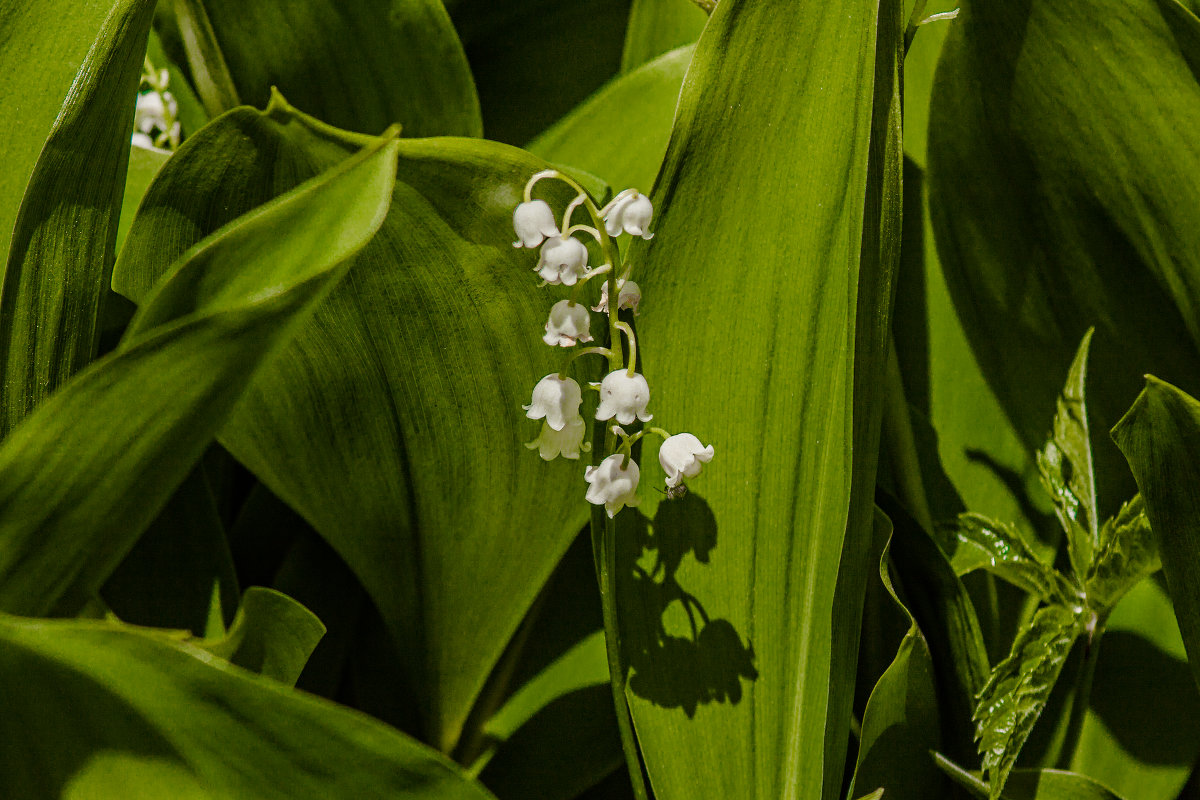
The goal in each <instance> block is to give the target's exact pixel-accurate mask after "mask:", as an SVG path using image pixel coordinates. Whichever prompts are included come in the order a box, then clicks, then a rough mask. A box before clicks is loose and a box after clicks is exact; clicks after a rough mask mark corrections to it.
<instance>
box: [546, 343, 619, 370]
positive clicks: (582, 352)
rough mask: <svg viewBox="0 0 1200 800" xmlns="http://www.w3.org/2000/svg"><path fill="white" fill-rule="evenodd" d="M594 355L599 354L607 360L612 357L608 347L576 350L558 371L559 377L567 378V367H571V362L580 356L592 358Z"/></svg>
mask: <svg viewBox="0 0 1200 800" xmlns="http://www.w3.org/2000/svg"><path fill="white" fill-rule="evenodd" d="M593 353H599V354H600V355H602V356H605V357H606V358H607V357H609V356H610V355H611V353H609V350H608V348H607V347H585V348H583V349H582V350H576V351H575V352H573V353H571V355H570V356H568V357H567V360H566V361H564V362H563V365H562V369H560V370H559V371H558V377H559V378H565V377H567V367H569V366H571V362H573V361H574V360H575V359H577V358H579V357H580V356H590V355H592V354H593Z"/></svg>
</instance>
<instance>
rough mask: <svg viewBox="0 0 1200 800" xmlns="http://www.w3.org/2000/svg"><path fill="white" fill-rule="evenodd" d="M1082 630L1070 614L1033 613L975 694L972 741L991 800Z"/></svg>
mask: <svg viewBox="0 0 1200 800" xmlns="http://www.w3.org/2000/svg"><path fill="white" fill-rule="evenodd" d="M1083 629H1084V620H1083V616H1082V615H1081V614H1079V613H1077V612H1076V611H1074V610H1072V609H1069V608H1064V607H1063V606H1057V605H1051V606H1043V607H1041V608H1039V609H1038V611H1037V613H1035V614H1034V615H1033V619H1032V620H1031V621H1030V623H1029V625H1028V626H1027V627H1025V628H1024V629H1023V630H1022V631H1021V632H1020V633H1019V634H1017V638H1016V640H1015V641H1014V642H1013V646H1012V652H1011V653H1010V654H1009V656H1008V657H1007V658H1006V659H1004V660H1003V661H1001V662H1000V663H999V664H997V665H996V666H995V668H994V669H993V670H992V674H991V676H990V677H989V678H988V682H987V683H986V684H985V685H984V687H983V691H981V692H980V695H979V706H978V708H976V710H975V725H976V734H975V735H976V738H977V739H978V740H979V753H980V755H981V756H982V757H983V770H984V773H985V774H986V775H987V778H988V785H989V790H988V794H989V796H990V797H991V800H997V798H999V797H1000V796H1001V792H1002V791H1003V789H1004V786H1005V783H1006V782H1007V780H1008V776H1009V773H1010V772H1011V771H1012V768H1013V765H1014V764H1015V763H1016V761H1017V756H1018V755H1019V754H1020V752H1021V748H1022V746H1024V744H1025V741H1026V740H1027V739H1028V738H1029V734H1030V733H1031V732H1032V730H1033V726H1034V724H1035V723H1036V722H1037V720H1038V717H1039V716H1041V713H1042V711H1043V709H1045V707H1046V702H1047V701H1048V700H1049V698H1050V691H1051V690H1052V689H1053V688H1054V684H1055V682H1056V681H1057V680H1058V674H1059V672H1060V671H1061V670H1062V667H1063V664H1064V663H1065V662H1066V660H1067V655H1068V654H1069V653H1070V652H1071V645H1073V644H1074V643H1075V639H1076V637H1077V636H1078V635H1079V634H1080V633H1081V632H1082V631H1083Z"/></svg>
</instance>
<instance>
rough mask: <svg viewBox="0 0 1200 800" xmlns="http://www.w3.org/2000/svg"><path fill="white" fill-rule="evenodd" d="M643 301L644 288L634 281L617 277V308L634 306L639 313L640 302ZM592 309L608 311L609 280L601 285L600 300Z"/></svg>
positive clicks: (634, 311)
mask: <svg viewBox="0 0 1200 800" xmlns="http://www.w3.org/2000/svg"><path fill="white" fill-rule="evenodd" d="M640 302H642V290H641V287H639V286H638V285H637V284H636V283H634V282H633V281H623V280H621V279H620V278H618V279H617V308H618V309H622V308H632V309H633V313H634V314H637V307H638V303H640ZM592 311H601V312H605V313H607V312H608V281H605V282H604V284H603V285H602V286H601V287H600V302H599V303H597V304H596V305H594V306H592Z"/></svg>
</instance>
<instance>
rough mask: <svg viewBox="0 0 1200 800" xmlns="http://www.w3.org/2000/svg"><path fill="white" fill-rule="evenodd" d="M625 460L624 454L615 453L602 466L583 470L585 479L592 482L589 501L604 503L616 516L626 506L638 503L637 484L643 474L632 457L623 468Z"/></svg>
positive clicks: (608, 510) (595, 503)
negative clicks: (622, 464)
mask: <svg viewBox="0 0 1200 800" xmlns="http://www.w3.org/2000/svg"><path fill="white" fill-rule="evenodd" d="M624 460H625V456H624V455H623V454H621V453H613V454H612V455H611V456H609V457H608V458H606V459H604V460H603V461H601V462H600V466H598V467H588V468H587V469H585V470H584V471H583V479H584V480H585V481H587V482H588V483H589V484H591V485H590V486H588V490H587V500H588V502H589V503H592V504H593V505H597V506H599V505H603V506H604V510H605V511H607V512H608V516H610V517H615V516H616V515H617V512H618V511H620V510H621V509H622V508H624V507H625V506H636V505H637V504H638V496H637V485H638V478H640V477H641V474H640V472H639V470H638V465H637V463H636V462H635V461H634V460H633V459H632V458H631V459H629V463H628V464H626V465H625V466H624V468H622V466H621V462H623V461H624Z"/></svg>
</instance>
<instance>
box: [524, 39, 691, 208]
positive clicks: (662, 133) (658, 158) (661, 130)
mask: <svg viewBox="0 0 1200 800" xmlns="http://www.w3.org/2000/svg"><path fill="white" fill-rule="evenodd" d="M694 50H695V48H694V47H691V46H688V47H682V48H680V49H678V50H672V51H671V52H670V53H667V54H666V55H664V56H662V57H661V58H656V59H655V60H654V61H651V62H650V63H649V64H645V65H643V66H642V67H640V68H639V69H637V70H635V71H633V72H631V73H629V74H627V75H622V76H621V77H619V78H617V79H615V80H613V81H612V82H611V83H609V84H608V85H606V86H605V87H604V88H602V89H601V90H600V91H598V92H596V94H594V95H592V96H591V97H590V98H588V99H587V101H585V102H584V103H581V104H580V105H579V106H578V107H577V108H575V109H574V110H573V111H572V112H571V113H570V114H568V115H567V116H565V117H563V118H562V119H561V120H559V121H558V122H557V123H555V124H554V126H553V127H551V128H550V129H548V130H546V131H545V132H543V133H542V134H541V135H540V136H538V137H537V138H536V139H534V140H533V141H532V142H530V143H529V145H528V146H527V149H528V150H529V152H531V153H533V154H534V155H538V156H541V157H542V158H544V159H546V160H547V161H550V162H552V163H555V164H569V165H570V166H572V167H578V168H580V169H584V170H587V171H588V172H592V173H594V174H596V175H599V176H600V177H601V178H603V179H604V180H605V181H607V182H608V184H609V186H612V187H614V191H618V192H619V191H621V190H622V189H625V188H629V187H633V188H636V189H639V190H640V191H643V192H648V191H650V188H651V187H652V186H653V185H654V178H655V175H657V174H658V168H659V166H660V165H661V164H662V159H663V154H664V153H666V151H667V140H668V139H669V138H670V135H671V122H672V121H673V120H674V118H675V102H676V100H677V99H678V97H679V87H680V86H681V85H682V84H683V76H684V73H685V72H687V68H688V64H690V63H691V60H692V53H693V52H694Z"/></svg>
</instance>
